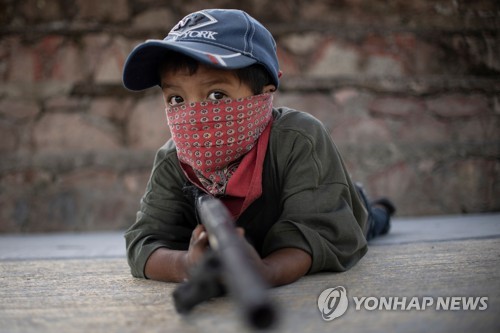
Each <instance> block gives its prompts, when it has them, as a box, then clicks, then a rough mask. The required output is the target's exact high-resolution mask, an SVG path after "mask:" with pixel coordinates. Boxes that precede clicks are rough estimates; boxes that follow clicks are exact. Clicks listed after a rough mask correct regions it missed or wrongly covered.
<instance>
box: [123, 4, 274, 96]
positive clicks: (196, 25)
mask: <svg viewBox="0 0 500 333" xmlns="http://www.w3.org/2000/svg"><path fill="white" fill-rule="evenodd" d="M172 51H174V52H179V53H182V54H184V55H186V56H189V57H191V58H194V59H195V60H197V61H199V62H201V63H204V64H206V65H209V66H213V67H216V68H221V69H239V68H244V67H248V66H250V65H253V64H260V65H262V66H263V67H264V68H265V69H266V70H267V71H268V72H269V74H270V76H271V78H272V79H273V84H274V85H276V87H278V85H279V76H280V74H279V65H278V58H277V55H276V42H275V41H274V38H273V37H272V35H271V33H270V32H269V31H268V30H267V29H266V28H265V27H264V26H263V25H262V24H261V23H259V22H258V21H257V20H255V19H254V18H252V17H251V16H250V15H248V14H247V13H245V12H244V11H241V10H236V9H207V10H201V11H198V12H195V13H192V14H189V15H187V16H186V17H184V18H183V19H182V20H181V21H180V22H179V23H177V24H176V25H175V26H174V27H173V28H172V30H171V31H170V32H169V34H168V35H167V37H165V39H163V40H161V39H150V40H147V41H145V42H144V43H141V44H139V45H138V46H136V47H135V48H134V50H132V52H131V53H130V54H129V56H128V58H127V60H126V62H125V66H124V69H123V84H124V85H125V87H126V88H128V89H130V90H136V91H138V90H143V89H147V88H150V87H153V86H155V85H159V84H160V73H159V66H160V64H161V63H162V62H164V61H168V58H167V57H168V54H169V53H171V52H172Z"/></svg>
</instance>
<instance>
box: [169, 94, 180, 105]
mask: <svg viewBox="0 0 500 333" xmlns="http://www.w3.org/2000/svg"><path fill="white" fill-rule="evenodd" d="M182 102H184V99H183V98H182V97H181V96H170V97H169V98H168V104H169V105H172V106H173V105H177V104H181V103H182Z"/></svg>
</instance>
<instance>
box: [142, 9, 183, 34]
mask: <svg viewBox="0 0 500 333" xmlns="http://www.w3.org/2000/svg"><path fill="white" fill-rule="evenodd" d="M178 21H179V18H178V17H175V16H174V15H173V14H172V11H171V10H169V9H168V8H154V9H149V10H146V11H144V12H142V13H140V14H139V15H137V16H135V17H134V28H135V29H144V30H146V29H159V30H162V31H164V32H165V35H167V33H168V31H169V29H170V28H171V27H173V26H174V25H175V24H176V23H177V22H178Z"/></svg>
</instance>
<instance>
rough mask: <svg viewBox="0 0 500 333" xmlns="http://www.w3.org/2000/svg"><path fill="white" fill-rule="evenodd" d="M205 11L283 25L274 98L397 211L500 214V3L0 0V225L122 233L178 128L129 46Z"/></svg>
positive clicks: (278, 28)
mask: <svg viewBox="0 0 500 333" xmlns="http://www.w3.org/2000/svg"><path fill="white" fill-rule="evenodd" d="M208 7H225V8H240V9H243V10H246V11H247V12H249V13H250V14H251V15H253V16H254V17H256V18H257V19H259V20H260V21H261V22H263V23H264V24H265V25H266V26H267V27H268V28H269V29H270V30H271V32H272V33H273V34H274V36H275V38H276V40H277V42H278V47H279V57H280V62H281V67H282V70H283V72H284V76H283V79H282V86H281V89H280V92H279V93H278V96H277V98H276V104H277V105H287V106H290V107H294V108H297V109H301V110H304V111H307V112H310V113H312V114H313V115H315V116H317V117H318V118H319V119H321V120H322V121H323V122H324V123H325V124H326V126H327V127H328V128H329V130H330V131H331V133H332V137H333V138H334V140H335V142H336V144H337V145H338V147H339V149H340V151H341V152H342V154H343V156H344V159H345V162H346V164H347V165H348V167H349V168H350V171H351V173H352V177H353V179H354V180H356V181H360V182H363V183H364V185H365V187H367V189H368V191H369V192H370V194H372V196H380V195H386V196H389V197H391V198H392V199H394V201H395V202H396V204H397V205H398V208H399V213H400V215H424V214H455V213H472V212H486V211H493V210H499V209H500V199H499V198H500V185H499V182H500V5H499V4H498V2H497V1H495V0H480V1H464V0H447V1H446V0H445V1H430V0H421V1H406V0H390V1H367V0H366V1H365V0H343V1H342V0H338V1H326V0H322V1H321V0H307V1H306V0H294V1H279V0H249V1H246V2H236V1H223V0H219V1H181V0H173V1H158V0H106V1H102V0H67V1H65V0H27V1H14V0H0V156H1V157H0V232H38V231H49V230H99V229H101V230H102V229H115V228H125V227H126V226H128V225H130V224H131V223H132V222H133V220H134V219H135V212H136V211H137V208H138V203H139V199H140V197H141V195H142V193H143V191H144V188H145V184H146V182H147V179H148V176H149V172H150V170H151V165H152V159H153V157H154V152H155V150H156V149H157V148H159V147H160V146H161V145H162V144H163V143H164V141H165V140H167V139H168V137H169V133H168V129H167V126H166V122H165V119H164V112H163V105H162V99H161V96H160V91H159V90H152V91H149V92H144V93H131V92H128V91H127V90H125V89H124V88H123V87H122V86H121V69H122V66H123V63H124V60H125V58H126V56H127V54H128V53H129V52H130V50H131V49H132V48H133V47H134V46H135V45H136V44H138V43H139V42H141V41H143V40H145V39H149V38H163V37H164V35H166V33H167V32H168V30H169V29H170V27H172V26H173V25H174V24H175V23H176V22H177V21H178V20H179V19H180V18H182V17H183V16H184V15H186V14H188V13H190V12H192V11H194V10H198V9H202V8H208Z"/></svg>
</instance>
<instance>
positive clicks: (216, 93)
mask: <svg viewBox="0 0 500 333" xmlns="http://www.w3.org/2000/svg"><path fill="white" fill-rule="evenodd" d="M224 98H227V95H226V94H224V93H223V92H220V91H214V92H213V93H211V94H210V95H208V99H211V100H219V99H224Z"/></svg>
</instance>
